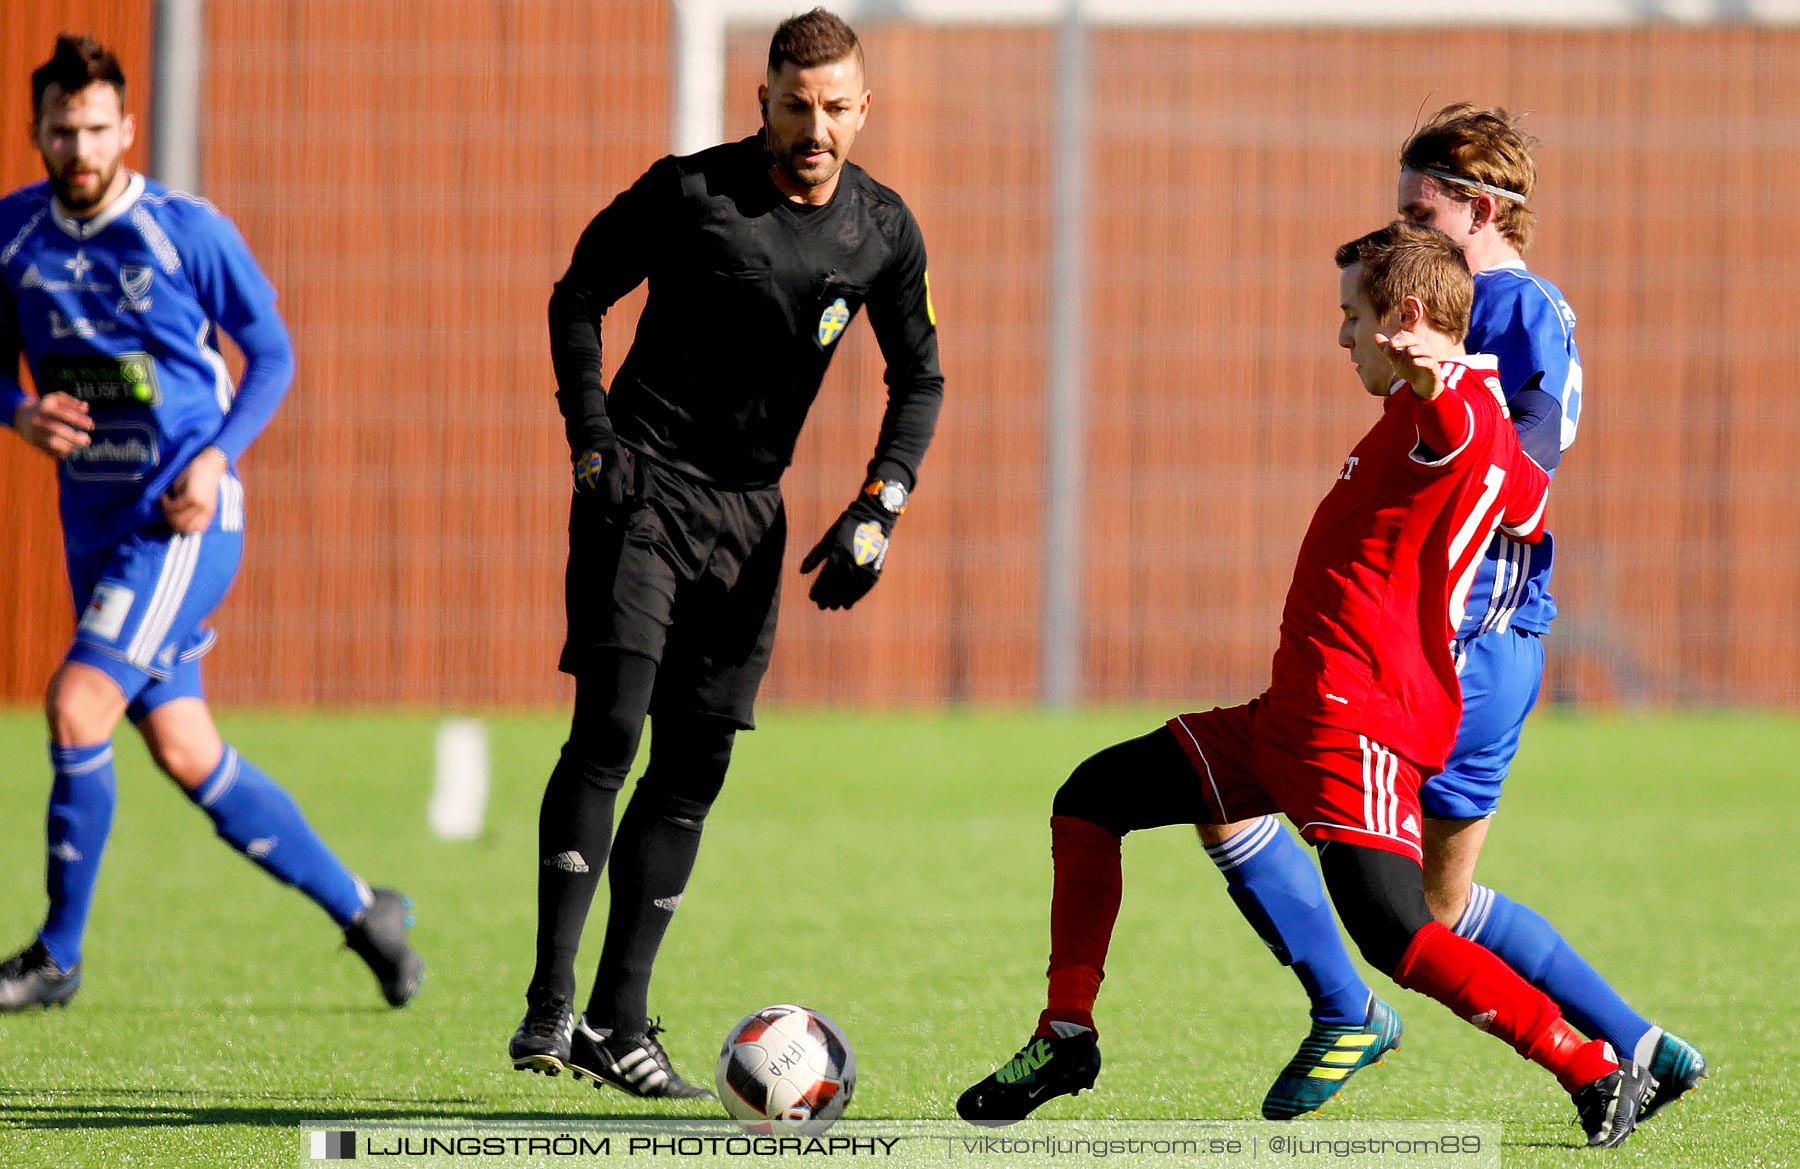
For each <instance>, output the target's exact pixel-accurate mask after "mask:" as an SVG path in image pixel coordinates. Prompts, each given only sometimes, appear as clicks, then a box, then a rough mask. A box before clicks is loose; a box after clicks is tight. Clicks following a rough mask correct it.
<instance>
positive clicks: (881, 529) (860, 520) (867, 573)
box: [800, 496, 893, 609]
mask: <svg viewBox="0 0 1800 1169" xmlns="http://www.w3.org/2000/svg"><path fill="white" fill-rule="evenodd" d="M892 531H893V516H892V515H890V514H888V513H887V512H884V511H882V510H881V508H880V507H879V506H878V505H876V504H874V503H873V502H871V501H870V500H869V499H868V497H867V496H864V497H863V498H861V499H858V500H857V501H856V502H855V503H853V504H851V505H850V506H849V507H848V508H846V509H845V510H844V514H843V515H841V516H839V517H838V518H837V522H836V523H834V524H832V525H831V527H830V529H829V530H828V531H826V533H825V535H824V537H823V538H822V539H821V540H820V541H819V542H818V543H817V544H814V545H813V550H812V551H811V552H808V553H807V554H806V559H804V560H802V561H801V562H800V574H801V575H802V576H804V575H806V574H807V573H809V572H811V571H812V570H813V569H815V568H817V569H819V575H818V577H817V578H815V579H814V580H813V586H812V591H811V592H810V593H808V594H807V595H808V596H810V597H811V598H812V602H813V604H815V605H817V606H818V607H819V608H821V609H848V608H849V607H850V606H852V605H854V604H856V602H858V601H860V600H862V599H863V597H864V596H866V595H867V594H868V591H869V590H870V589H872V588H874V587H875V582H876V581H878V580H880V579H881V566H882V565H884V564H886V563H887V553H888V537H889V535H890V534H891V533H892ZM821 566H823V567H821Z"/></svg>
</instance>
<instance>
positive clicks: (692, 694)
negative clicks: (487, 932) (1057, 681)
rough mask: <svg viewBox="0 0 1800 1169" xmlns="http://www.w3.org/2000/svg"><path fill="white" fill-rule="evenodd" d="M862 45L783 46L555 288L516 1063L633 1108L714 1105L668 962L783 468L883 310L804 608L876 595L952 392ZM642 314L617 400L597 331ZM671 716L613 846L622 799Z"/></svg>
mask: <svg viewBox="0 0 1800 1169" xmlns="http://www.w3.org/2000/svg"><path fill="white" fill-rule="evenodd" d="M869 96H870V95H869V91H868V89H867V87H866V85H865V83H864V76H863V53H862V46H861V45H860V44H859V43H858V42H857V39H856V34H855V33H854V32H852V31H851V29H850V27H849V26H848V25H847V24H845V23H844V22H843V21H842V20H840V19H838V18H837V17H836V16H833V15H832V14H831V13H829V12H826V11H825V10H824V9H822V8H816V9H814V10H813V11H811V12H808V13H806V14H804V15H802V16H796V17H794V18H793V19H791V20H788V21H787V22H785V23H784V24H782V25H781V26H780V27H779V28H777V29H776V30H775V36H774V39H773V40H772V41H771V42H770V44H769V70H768V77H767V84H765V85H764V86H763V87H761V89H760V91H759V93H758V97H759V99H760V100H761V102H762V107H763V130H762V133H760V134H758V135H756V136H754V137H751V138H746V139H744V140H743V141H741V142H734V143H728V144H726V145H723V146H717V147H714V148H713V149H711V150H706V151H702V152H701V153H699V154H694V155H689V156H687V157H683V158H674V157H670V158H664V159H662V160H660V161H658V162H657V163H656V164H654V165H653V166H651V168H650V169H649V170H648V171H646V172H645V173H644V176H643V177H642V178H640V179H639V180H638V181H637V182H636V183H634V184H633V185H632V186H631V188H630V189H629V190H627V191H625V192H623V193H622V194H620V195H619V196H618V198H616V199H614V200H613V202H612V204H611V205H610V206H608V207H607V208H606V209H605V210H604V211H602V212H600V214H599V215H597V216H595V217H594V220H593V222H592V223H590V224H589V225H588V227H587V230H586V231H584V232H583V233H582V236H581V240H580V242H579V243H578V244H576V246H575V256H574V260H573V262H571V264H570V265H569V271H568V273H567V274H566V275H565V276H564V277H563V278H562V280H561V281H560V282H559V283H558V284H557V285H556V290H555V292H554V293H553V294H552V295H551V297H550V350H551V355H552V358H553V360H554V363H555V366H556V382H557V403H558V405H559V406H560V407H561V408H562V414H563V418H564V420H565V422H566V424H567V428H568V436H569V449H570V451H571V452H572V454H573V456H574V478H575V496H574V502H573V504H572V506H571V508H570V515H569V568H568V577H567V582H566V589H567V605H568V617H569V636H568V641H567V643H566V644H565V646H564V648H563V654H562V662H561V668H562V670H563V671H564V672H565V673H569V674H573V675H574V676H575V715H574V720H573V725H572V726H571V728H570V731H569V740H568V742H567V744H565V745H564V747H563V749H562V757H561V759H560V760H559V761H558V763H557V765H556V768H555V770H554V771H552V772H551V775H550V782H549V784H548V786H547V787H546V788H545V790H544V804H543V809H542V812H541V813H540V818H539V821H538V842H539V856H540V860H541V864H540V868H539V869H538V922H537V967H536V970H535V971H534V972H533V974H532V979H531V985H530V986H529V987H528V988H527V990H526V992H525V998H526V1004H527V1007H526V1012H525V1019H524V1021H523V1022H522V1023H520V1024H519V1030H518V1032H517V1034H515V1035H514V1036H513V1038H512V1042H511V1044H510V1046H509V1054H510V1055H511V1057H512V1060H513V1066H514V1067H516V1068H519V1069H521V1070H530V1071H538V1072H546V1073H549V1074H552V1075H554V1074H556V1073H557V1072H560V1071H561V1070H562V1069H564V1068H568V1069H570V1070H571V1071H573V1072H574V1073H575V1074H576V1075H577V1076H585V1077H587V1078H589V1079H592V1080H594V1081H596V1082H597V1083H603V1084H611V1085H612V1086H613V1087H616V1088H620V1089H622V1090H624V1091H626V1092H629V1093H631V1094H632V1095H634V1096H644V1097H674V1098H687V1097H696V1096H710V1095H712V1093H710V1092H708V1091H706V1090H705V1089H704V1088H700V1087H696V1086H695V1085H692V1084H689V1083H687V1082H686V1081H685V1080H683V1079H682V1078H681V1077H680V1076H679V1075H678V1074H676V1072H675V1070H674V1069H673V1068H672V1067H670V1066H669V1058H668V1055H667V1053H666V1052H665V1051H664V1050H663V1046H662V1044H661V1043H660V1042H659V1041H658V1039H657V1033H658V1031H659V1029H660V1028H659V1027H658V1026H657V1025H656V1024H654V1023H652V1022H651V1021H650V1019H649V1010H648V1005H647V1003H648V996H649V984H650V971H651V967H652V965H653V963H654V962H655V960H656V951H657V948H658V946H659V945H661V943H662V938H663V934H664V932H665V931H666V930H667V929H668V926H669V920H670V918H671V917H672V916H673V914H674V911H675V907H676V906H677V905H678V904H679V903H680V901H681V896H682V890H683V889H684V888H685V886H686V885H687V879H688V875H689V874H690V873H691V872H692V871H693V867H694V857H695V855H696V853H698V851H699V848H700V831H701V826H702V824H703V822H704V821H705V819H706V813H707V809H708V808H709V807H710V806H711V805H712V802H713V800H714V799H715V798H716V797H717V795H718V794H719V789H720V787H721V786H722V785H723V783H724V781H725V769H726V766H727V764H728V763H729V762H730V759H731V746H732V741H733V739H734V738H735V736H736V734H737V732H738V731H739V730H740V729H741V730H748V729H750V728H751V727H752V726H753V725H754V723H753V720H752V708H753V706H754V704H755V699H756V690H757V686H758V685H759V684H760V683H761V682H762V677H763V673H764V671H765V670H766V669H767V668H768V664H769V651H770V647H771V643H772V641H773V639H774V635H775V612H776V606H777V602H778V599H779V596H780V591H781V564H782V554H783V546H784V544H785V543H786V540H787V522H786V518H785V516H784V513H783V511H782V502H781V487H780V482H781V473H782V471H783V470H784V469H785V468H786V467H787V465H788V463H789V462H790V460H791V459H792V458H793V453H794V444H795V442H796V441H797V439H798V437H799V433H800V427H801V424H802V423H803V422H804V421H805V420H806V413H807V410H808V409H809V408H810V407H811V405H812V402H813V399H814V398H815V397H816V396H817V395H818V392H819V384H820V382H821V381H822V380H823V378H824V376H825V367H826V366H827V365H829V364H830V362H831V355H832V353H833V352H834V351H835V350H836V348H837V344H838V340H839V338H840V337H841V336H842V335H843V332H844V329H845V327H846V326H848V325H849V323H850V321H851V319H852V318H854V317H855V316H856V313H857V310H858V309H860V308H863V307H864V306H867V308H868V310H869V323H870V325H871V326H872V327H873V328H874V331H875V338H876V340H877V342H879V344H880V346H881V352H882V356H883V358H884V359H885V360H886V363H887V378H886V380H887V386H888V400H887V411H886V413H885V414H884V415H883V417H882V422H881V433H880V435H879V436H878V438H877V439H876V443H875V456H874V458H873V459H872V460H871V461H870V463H869V468H868V475H867V478H866V480H865V482H864V483H863V485H862V487H861V489H860V490H858V491H857V492H856V496H855V502H853V503H852V504H851V505H850V506H849V507H848V508H847V509H846V510H845V511H844V514H843V515H842V516H841V517H839V519H838V520H837V521H836V522H835V523H834V524H832V526H831V528H830V530H828V531H827V532H826V533H825V535H824V538H823V539H821V540H820V541H819V542H818V544H817V545H816V546H815V547H814V548H813V549H812V551H810V552H808V553H807V555H806V558H805V559H804V560H803V561H802V562H801V564H800V571H801V572H803V573H806V572H811V571H813V570H814V569H815V568H816V569H817V570H818V576H817V577H816V578H815V579H814V581H813V585H812V591H811V594H810V595H811V597H812V600H813V601H814V602H815V603H817V604H818V605H819V607H820V608H823V609H848V608H849V607H850V606H852V605H854V604H855V603H856V602H857V601H858V600H859V599H861V598H862V596H863V595H864V594H865V593H867V592H868V591H869V589H870V588H872V587H873V586H874V584H875V582H876V581H877V580H878V579H880V576H881V569H882V565H883V563H884V562H885V561H886V559H887V551H888V539H889V536H890V535H891V534H892V532H893V527H894V521H895V520H896V519H898V518H899V516H900V514H901V513H902V512H903V511H905V509H906V501H907V496H908V494H909V493H910V492H911V491H912V489H913V484H914V480H915V477H916V475H917V472H918V467H919V462H920V460H921V459H922V458H923V457H924V454H925V448H926V446H927V445H928V444H929V443H930V441H931V434H932V430H933V428H934V426H935V425H936V421H937V414H938V406H939V403H940V402H941V401H942V398H943V377H942V375H941V374H940V373H939V372H938V360H937V329H936V322H935V320H934V314H933V311H932V307H931V296H930V291H929V287H928V285H927V280H926V275H925V244H924V240H923V239H922V238H921V237H920V234H919V227H918V224H917V223H916V222H914V220H913V217H912V213H911V212H910V211H908V210H907V207H906V204H905V203H903V202H902V201H901V199H900V197H899V196H898V195H896V194H895V193H894V192H892V191H890V190H888V189H887V188H886V187H884V186H882V185H881V184H880V183H877V182H876V181H875V180H873V179H871V178H870V177H869V176H868V175H867V174H865V173H864V172H863V171H862V170H861V169H860V168H859V167H856V166H854V165H851V164H849V163H847V162H846V161H845V156H846V155H847V154H848V153H849V150H850V144H851V143H852V142H853V141H855V138H856V134H857V132H858V131H859V130H861V129H862V125H863V122H864V120H865V119H866V118H867V117H868V114H869ZM646 279H647V280H649V282H650V293H649V299H648V301H647V303H646V304H645V306H644V310H643V315H642V316H641V317H640V318H639V320H638V326H637V335H636V338H635V339H634V341H633V342H632V346H631V350H630V352H629V353H628V354H627V355H626V357H625V361H624V364H623V366H622V367H621V368H620V370H619V373H618V377H617V378H616V379H615V380H614V383H613V388H612V392H611V393H610V394H608V393H607V392H606V391H605V390H604V388H603V387H602V385H601V380H600V318H601V315H602V314H603V313H604V312H605V311H606V310H607V308H608V307H609V306H611V305H612V304H613V303H614V302H616V301H617V300H618V299H619V298H620V297H622V296H624V295H625V294H626V293H627V292H629V291H631V289H633V288H635V287H636V286H637V285H638V284H639V282H641V281H643V280H646ZM646 716H651V717H654V718H655V720H656V736H655V741H654V743H653V744H652V746H651V751H650V765H649V768H648V769H647V770H646V771H645V773H644V775H643V777H642V778H641V779H640V780H639V781H638V784H637V788H636V790H635V791H634V792H633V794H632V797H631V800H630V802H629V803H628V804H627V805H626V808H625V814H624V816H623V817H622V818H621V819H620V821H619V827H618V839H617V840H616V841H613V840H612V836H613V801H614V799H615V797H616V795H617V793H618V791H619V789H620V788H621V787H622V786H623V784H624V781H625V777H626V775H627V773H628V772H629V771H630V768H631V764H632V759H633V757H634V756H635V755H636V754H637V747H638V740H639V737H640V735H641V734H642V732H643V727H644V720H645V718H646ZM609 845H610V846H611V847H610V852H611V860H612V878H611V891H612V905H611V910H610V912H609V914H608V917H607V923H606V941H605V945H604V948H603V951H602V953H601V956H600V968H599V971H598V973H597V975H596V976H595V980H594V990H593V994H592V995H591V996H590V997H589V999H588V1003H587V1010H586V1013H585V1014H584V1015H582V1016H581V1018H580V1019H579V1021H577V1020H576V1019H575V1017H574V1015H573V1012H572V1004H573V1000H574V993H575V953H576V948H577V946H578V945H579V943H580V940H581V930H582V926H583V924H584V923H585V922H586V919H587V914H588V908H589V905H590V904H591V903H592V901H593V897H594V891H595V889H596V887H597V886H598V884H599V880H600V870H601V868H602V867H603V866H605V865H606V863H607V859H608V852H609Z"/></svg>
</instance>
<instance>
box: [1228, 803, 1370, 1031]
mask: <svg viewBox="0 0 1800 1169" xmlns="http://www.w3.org/2000/svg"><path fill="white" fill-rule="evenodd" d="M1206 855H1207V856H1209V857H1211V858H1212V861H1213V863H1214V864H1216V865H1218V866H1219V871H1220V872H1221V873H1224V874H1225V881H1226V886H1225V887H1226V891H1227V892H1229V893H1230V894H1231V900H1232V901H1233V902H1234V903H1235V904H1236V905H1237V907H1238V911H1239V912H1241V913H1242V914H1243V915H1244V918H1245V920H1247V921H1248V922H1249V923H1250V925H1251V926H1252V927H1253V928H1254V929H1255V930H1256V932H1257V935H1258V936H1260V937H1261V938H1262V940H1263V941H1264V942H1265V943H1267V945H1268V947H1269V949H1270V950H1271V951H1273V952H1274V954H1275V957H1276V958H1277V959H1278V960H1279V961H1280V962H1281V964H1282V965H1283V966H1292V967H1293V968H1294V973H1295V975H1297V976H1298V977H1299V979H1300V983H1301V985H1302V986H1304V987H1306V993H1307V995H1308V997H1310V998H1311V999H1312V1017H1313V1019H1314V1020H1315V1021H1317V1022H1320V1023H1328V1024H1333V1025H1356V1024H1360V1023H1362V1022H1363V1021H1364V1020H1365V1019H1367V1018H1368V1014H1369V1002H1370V1000H1371V999H1372V998H1373V995H1372V993H1371V992H1370V990H1369V986H1368V984H1367V983H1365V982H1364V981H1363V980H1362V978H1361V976H1359V975H1358V974H1357V973H1356V967H1354V966H1353V965H1351V963H1350V954H1349V952H1348V951H1346V950H1345V949H1344V941H1343V938H1342V937H1340V936H1339V934H1338V928H1337V919H1336V918H1335V917H1333V916H1332V912H1331V902H1330V900H1329V899H1328V898H1327V897H1326V896H1325V883H1324V882H1323V881H1322V880H1320V878H1319V870H1318V869H1317V868H1316V867H1314V865H1313V863H1312V858H1311V857H1309V856H1307V855H1306V849H1304V848H1302V847H1301V846H1300V843H1299V841H1297V840H1295V839H1294V838H1293V837H1292V836H1291V835H1289V834H1288V833H1287V832H1286V831H1285V830H1283V828H1282V827H1281V824H1280V822H1279V821H1277V820H1276V819H1275V817H1273V816H1263V817H1261V818H1259V819H1257V820H1255V821H1253V822H1252V824H1251V826H1250V827H1249V828H1246V829H1245V830H1244V831H1242V832H1240V833H1238V834H1237V835H1236V836H1233V837H1232V838H1231V839H1230V840H1227V841H1225V842H1224V843H1223V844H1217V845H1212V846H1209V847H1208V848H1207V850H1206Z"/></svg>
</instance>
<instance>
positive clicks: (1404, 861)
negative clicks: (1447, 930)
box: [1319, 841, 1431, 975]
mask: <svg viewBox="0 0 1800 1169" xmlns="http://www.w3.org/2000/svg"><path fill="white" fill-rule="evenodd" d="M1319 868H1320V870H1321V871H1322V872H1323V873H1324V875H1325V887H1326V888H1327V889H1328V890H1330V892H1331V901H1332V904H1333V906H1335V907H1336V909H1337V912H1338V917H1339V918H1340V919H1341V920H1342V921H1343V923H1344V929H1345V930H1346V931H1347V932H1348V933H1349V934H1350V940H1351V941H1352V942H1355V943H1356V948H1357V950H1358V951H1359V952H1360V953H1361V954H1362V956H1363V961H1365V962H1367V963H1368V964H1369V965H1371V966H1373V967H1374V968H1375V969H1377V970H1379V971H1381V972H1382V973H1383V974H1387V975H1392V974H1393V973H1394V971H1395V970H1396V969H1398V968H1399V966H1400V959H1401V958H1402V957H1404V956H1405V954H1406V950H1407V947H1409V946H1411V945H1412V940H1413V936H1414V935H1415V934H1417V933H1418V932H1419V931H1420V930H1421V929H1423V928H1424V927H1425V926H1426V925H1427V924H1429V923H1430V921H1431V910H1430V909H1429V907H1428V906H1427V905H1426V902H1425V888H1424V876H1423V874H1422V872H1421V870H1420V869H1419V866H1418V865H1417V864H1416V863H1415V862H1413V861H1412V860H1410V859H1409V858H1407V857H1403V856H1399V855H1397V854H1395V853H1391V852H1383V851H1381V850H1379V849H1373V848H1361V847H1358V846H1356V845H1347V844H1343V843H1340V842H1336V841H1334V842H1332V843H1331V844H1329V845H1327V846H1326V847H1325V848H1324V849H1322V850H1320V853H1319Z"/></svg>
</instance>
